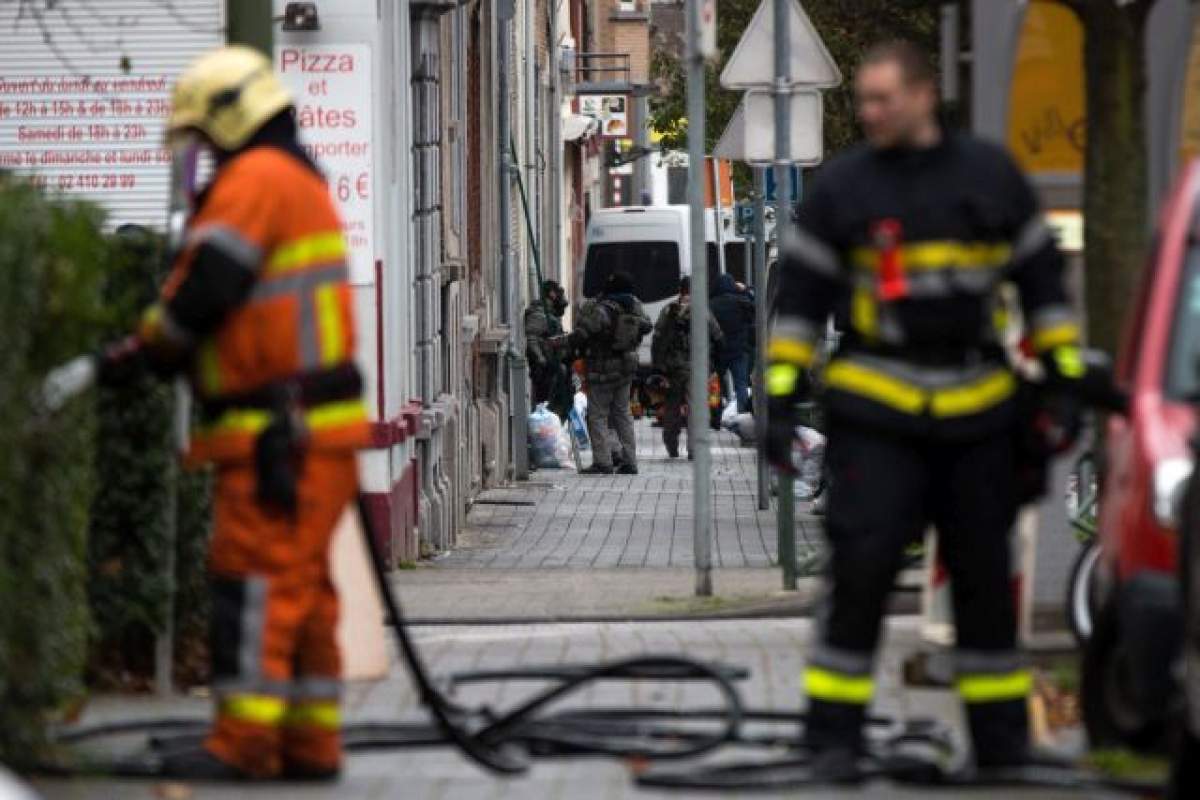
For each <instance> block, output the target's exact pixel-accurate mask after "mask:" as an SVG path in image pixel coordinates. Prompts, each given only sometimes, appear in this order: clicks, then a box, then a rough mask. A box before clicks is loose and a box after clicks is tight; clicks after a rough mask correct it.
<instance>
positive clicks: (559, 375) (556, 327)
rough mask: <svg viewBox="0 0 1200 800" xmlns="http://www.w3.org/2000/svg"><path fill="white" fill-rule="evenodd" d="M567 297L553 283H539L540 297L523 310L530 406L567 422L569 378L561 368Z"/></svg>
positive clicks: (569, 404)
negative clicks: (544, 408)
mask: <svg viewBox="0 0 1200 800" xmlns="http://www.w3.org/2000/svg"><path fill="white" fill-rule="evenodd" d="M567 305H568V303H567V297H566V292H565V291H564V290H563V287H562V286H560V285H559V284H558V282H556V281H550V280H547V281H542V297H541V300H540V301H539V302H536V303H531V304H530V306H529V308H527V309H525V354H526V357H527V358H528V359H529V378H530V384H531V388H532V390H533V392H532V395H533V404H534V406H536V405H538V404H539V403H546V404H547V405H548V407H549V408H550V410H551V411H553V412H554V413H555V414H558V416H559V417H561V418H563V419H566V416H567V413H568V412H569V411H570V410H571V396H572V394H573V392H572V391H571V384H570V377H569V375H568V374H567V370H566V367H565V366H564V364H563V358H564V357H565V356H566V352H567V342H566V337H565V336H564V335H563V326H562V317H563V314H564V313H566V310H567Z"/></svg>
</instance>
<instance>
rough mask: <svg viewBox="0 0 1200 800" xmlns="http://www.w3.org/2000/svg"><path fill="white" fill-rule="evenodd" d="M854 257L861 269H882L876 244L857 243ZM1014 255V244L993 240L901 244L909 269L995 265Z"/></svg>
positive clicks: (904, 259) (974, 267)
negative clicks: (862, 245) (873, 245)
mask: <svg viewBox="0 0 1200 800" xmlns="http://www.w3.org/2000/svg"><path fill="white" fill-rule="evenodd" d="M850 258H851V261H852V262H853V263H854V266H856V267H858V268H859V269H865V270H870V271H878V270H879V261H880V253H879V250H878V249H876V248H874V247H856V248H855V249H854V250H852V251H851V253H850ZM1011 258H1012V247H1011V246H1010V245H1008V244H1006V243H993V242H952V241H944V242H917V243H914V244H906V245H903V246H901V248H900V260H901V263H902V264H903V266H904V269H906V270H914V271H916V270H929V271H935V270H942V269H955V268H959V269H995V268H999V267H1002V266H1004V265H1005V264H1007V263H1008V262H1009V260H1010V259H1011Z"/></svg>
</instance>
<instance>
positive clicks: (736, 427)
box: [727, 412, 758, 444]
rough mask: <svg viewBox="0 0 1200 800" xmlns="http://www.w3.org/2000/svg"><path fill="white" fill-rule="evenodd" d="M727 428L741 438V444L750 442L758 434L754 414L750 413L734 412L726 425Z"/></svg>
mask: <svg viewBox="0 0 1200 800" xmlns="http://www.w3.org/2000/svg"><path fill="white" fill-rule="evenodd" d="M727 427H728V428H729V430H731V431H733V432H734V433H736V434H737V437H738V438H739V439H741V441H742V444H750V443H752V442H753V441H754V439H755V437H756V436H758V429H757V426H756V424H755V422H754V415H753V414H751V413H748V412H747V413H742V414H736V415H735V416H734V417H733V420H732V421H731V422H730V424H729V425H728V426H727Z"/></svg>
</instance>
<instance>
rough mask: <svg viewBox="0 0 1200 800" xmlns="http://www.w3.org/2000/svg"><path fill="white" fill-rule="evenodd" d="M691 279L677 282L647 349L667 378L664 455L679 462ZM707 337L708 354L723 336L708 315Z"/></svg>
mask: <svg viewBox="0 0 1200 800" xmlns="http://www.w3.org/2000/svg"><path fill="white" fill-rule="evenodd" d="M691 288H692V279H691V278H690V277H688V276H684V277H683V278H682V279H681V280H680V281H679V299H678V300H676V301H675V302H673V303H671V304H669V305H668V306H667V307H666V308H664V309H663V310H662V313H660V314H659V315H658V321H657V322H656V323H655V324H654V339H653V340H652V341H651V345H650V359H651V361H652V363H653V364H654V367H655V369H658V370H660V371H661V372H663V373H664V374H665V375H666V376H667V396H666V399H665V400H664V401H663V409H662V421H663V433H662V436H663V445H665V446H666V448H667V455H669V456H670V457H671V458H679V432H680V431H681V430H683V420H684V416H683V409H684V406H685V405H687V403H688V385H689V383H688V382H689V381H690V380H691V374H692V360H691V359H692V355H691V350H692V348H691V342H692V335H691V324H692V322H691V320H692V314H691V310H692V303H691ZM708 335H709V341H710V342H711V345H712V347H711V348H710V350H709V352H710V353H715V352H717V350H718V348H719V347H720V345H721V343H722V341H723V340H724V336H723V335H722V333H721V326H720V325H718V324H717V321H716V319H714V318H713V316H712V315H711V314H710V315H709V317H708ZM691 457H692V452H691V447H690V445H689V447H688V458H691Z"/></svg>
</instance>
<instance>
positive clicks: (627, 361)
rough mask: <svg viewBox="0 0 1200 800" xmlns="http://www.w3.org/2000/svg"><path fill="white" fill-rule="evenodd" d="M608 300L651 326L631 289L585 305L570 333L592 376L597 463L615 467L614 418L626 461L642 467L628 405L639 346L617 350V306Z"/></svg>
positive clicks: (590, 413)
mask: <svg viewBox="0 0 1200 800" xmlns="http://www.w3.org/2000/svg"><path fill="white" fill-rule="evenodd" d="M605 301H612V302H616V303H618V304H621V305H622V306H624V307H625V309H626V311H627V312H628V313H633V314H635V315H636V316H638V317H640V318H641V320H642V334H643V335H644V334H647V333H649V332H650V330H651V327H652V326H651V324H650V318H649V317H648V316H646V312H645V310H644V309H643V308H642V304H641V301H639V300H638V299H637V298H636V297H634V296H633V295H631V294H620V295H601V296H600V297H598V298H596V299H594V300H590V301H588V302H587V303H585V304H584V305H583V307H582V308H580V310H579V313H578V315H577V316H576V319H575V330H573V331H572V332H571V336H570V340H571V344H572V345H573V346H574V347H575V348H576V349H579V350H582V351H583V353H584V364H585V366H586V375H587V394H588V410H587V423H588V433H589V434H590V436H591V439H592V456H593V464H594V465H596V466H598V467H601V468H604V469H611V468H612V465H613V459H612V449H613V448H612V447H611V445H612V442H611V438H610V437H611V434H610V432H609V425H610V422H611V424H612V426H613V427H615V428H616V435H617V436H616V438H617V439H618V441H619V442H620V444H621V449H622V450H623V451H624V453H623V458H622V462H623V466H626V467H629V468H633V469H636V468H637V444H636V440H635V438H634V431H633V415H632V413H631V412H630V410H629V393H630V391H631V389H632V387H633V377H634V375H635V374H636V373H637V364H638V357H637V348H636V347H635V348H634V349H632V350H629V351H626V352H615V351H614V350H613V346H612V329H613V324H614V319H613V311H612V309H611V307H610V306H609V305H608V303H607V302H605Z"/></svg>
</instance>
